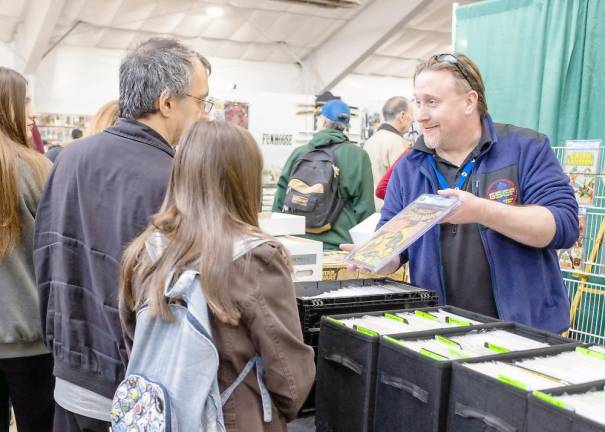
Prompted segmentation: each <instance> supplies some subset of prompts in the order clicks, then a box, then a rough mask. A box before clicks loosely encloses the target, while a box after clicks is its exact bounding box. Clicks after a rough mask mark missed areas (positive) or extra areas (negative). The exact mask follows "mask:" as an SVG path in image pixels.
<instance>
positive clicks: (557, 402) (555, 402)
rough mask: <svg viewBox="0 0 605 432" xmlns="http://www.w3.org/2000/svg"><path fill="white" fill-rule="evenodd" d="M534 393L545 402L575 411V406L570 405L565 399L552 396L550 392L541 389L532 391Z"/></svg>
mask: <svg viewBox="0 0 605 432" xmlns="http://www.w3.org/2000/svg"><path fill="white" fill-rule="evenodd" d="M532 394H533V395H534V396H535V397H537V398H538V399H540V400H543V401H544V402H547V403H549V404H551V405H554V406H556V407H558V408H561V409H564V410H569V411H573V408H571V407H568V406H567V405H566V404H565V403H564V402H563V401H561V400H559V399H557V398H556V397H554V396H551V395H549V394H546V393H543V392H541V391H539V390H534V391H533V392H532Z"/></svg>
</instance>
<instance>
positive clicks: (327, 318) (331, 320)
mask: <svg viewBox="0 0 605 432" xmlns="http://www.w3.org/2000/svg"><path fill="white" fill-rule="evenodd" d="M326 320H328V321H330V322H331V323H334V324H336V325H339V326H344V325H345V323H343V322H342V321H341V320H337V319H336V318H332V317H330V316H327V317H326Z"/></svg>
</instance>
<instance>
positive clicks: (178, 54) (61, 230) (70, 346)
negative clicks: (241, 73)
mask: <svg viewBox="0 0 605 432" xmlns="http://www.w3.org/2000/svg"><path fill="white" fill-rule="evenodd" d="M210 70H211V68H210V64H209V63H208V61H207V60H206V59H205V58H204V57H202V56H201V55H199V54H197V53H195V52H194V51H191V50H190V49H188V48H187V47H185V46H183V45H181V44H180V43H178V42H177V41H175V40H172V39H157V38H155V39H150V40H148V41H146V42H144V43H142V44H141V45H139V46H138V47H137V48H136V49H134V50H133V51H132V52H130V53H129V54H128V55H127V56H126V57H125V59H124V60H123V61H122V64H121V65H120V97H119V100H120V119H119V120H118V122H117V123H116V124H115V125H114V126H113V127H110V128H108V129H106V130H105V131H103V132H102V133H99V134H97V135H92V136H90V137H87V138H83V139H80V140H78V141H77V142H75V143H74V144H72V145H70V146H68V147H67V148H65V149H64V150H63V152H62V154H61V157H60V158H58V159H57V162H56V163H55V165H54V168H53V170H52V172H51V175H50V178H49V181H48V183H47V187H46V190H45V192H44V194H43V196H42V198H41V201H40V205H39V207H38V217H37V220H36V227H35V239H34V264H35V269H36V277H37V284H38V291H39V294H40V313H41V318H42V330H43V336H44V338H45V343H46V345H47V347H48V348H49V349H50V350H51V352H52V353H53V357H54V361H55V365H54V375H55V377H56V387H55V402H56V406H55V420H54V430H55V431H61V432H71V431H84V430H86V431H107V428H108V426H109V421H110V412H111V398H112V397H113V393H114V391H115V389H116V387H117V385H118V383H119V382H120V381H121V380H122V378H123V377H124V373H125V368H126V365H127V359H128V357H127V354H126V349H125V345H124V339H123V337H122V331H121V327H120V320H119V315H118V304H117V299H118V294H117V290H118V285H119V283H118V282H119V269H120V257H121V255H122V251H123V250H124V248H125V246H126V245H127V244H128V243H129V242H130V241H131V240H132V239H134V238H135V237H136V236H138V235H139V234H140V233H141V232H142V231H143V230H144V229H145V227H146V226H147V224H148V222H149V219H150V216H151V215H152V214H154V213H155V212H156V211H157V210H158V209H159V208H160V205H161V203H162V200H163V198H164V193H165V190H166V186H167V184H168V180H169V177H170V171H171V168H172V161H173V155H174V146H175V145H176V144H177V142H178V140H179V138H180V136H181V133H182V132H183V131H184V130H185V129H186V128H187V127H188V126H189V125H190V124H192V123H193V122H194V121H196V120H199V119H205V118H207V114H208V112H209V111H210V109H211V108H212V103H211V102H209V101H207V100H206V98H207V96H208V75H209V73H210Z"/></svg>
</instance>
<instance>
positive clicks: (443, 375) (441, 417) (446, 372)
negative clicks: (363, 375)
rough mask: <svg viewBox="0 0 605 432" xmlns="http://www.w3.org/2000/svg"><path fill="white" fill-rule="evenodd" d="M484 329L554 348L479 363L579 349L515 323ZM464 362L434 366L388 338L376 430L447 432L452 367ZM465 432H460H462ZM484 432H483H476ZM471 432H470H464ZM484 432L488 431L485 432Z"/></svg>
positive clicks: (451, 332)
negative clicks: (538, 342)
mask: <svg viewBox="0 0 605 432" xmlns="http://www.w3.org/2000/svg"><path fill="white" fill-rule="evenodd" d="M481 327H482V328H483V329H486V330H487V329H502V330H507V331H510V332H512V333H516V334H519V335H521V336H525V337H528V338H531V339H534V340H537V341H540V342H545V343H549V344H551V345H559V346H551V347H546V348H540V349H533V350H526V351H517V352H508V353H502V354H494V355H489V356H484V357H478V358H477V359H478V360H479V361H490V360H502V359H507V358H515V357H524V356H534V355H538V354H541V353H543V352H550V351H552V352H556V351H557V350H559V351H563V350H565V349H572V348H571V347H573V346H576V345H578V343H577V342H575V341H572V340H571V339H567V338H563V337H561V336H558V335H555V334H551V333H547V332H543V331H540V330H535V329H532V328H530V327H527V326H523V325H519V324H515V323H505V322H499V323H489V324H485V325H483V326H481ZM472 330H476V327H475V328H474V329H470V328H468V327H467V328H462V329H460V328H454V329H445V330H439V331H434V330H433V331H430V332H428V331H427V332H423V333H417V334H415V335H401V336H395V338H396V339H398V340H402V341H405V340H406V339H408V340H410V339H411V340H416V339H425V338H429V337H431V336H434V335H436V334H440V335H444V336H449V337H451V336H456V335H462V334H465V333H468V332H469V331H472ZM469 360H471V359H460V360H445V361H440V360H434V359H432V358H429V357H427V356H425V355H422V354H420V353H418V352H416V351H413V350H410V349H407V348H405V347H403V346H401V345H398V344H396V343H395V342H393V341H392V340H389V338H387V337H382V338H381V340H380V348H379V352H378V365H377V371H376V374H377V375H376V405H375V412H374V430H375V431H377V432H382V431H384V432H443V431H445V430H446V425H447V413H448V396H449V393H450V377H451V367H452V364H453V365H454V366H455V364H456V363H458V362H461V361H469ZM462 430H463V429H460V431H462ZM477 430H479V429H477ZM464 431H465V432H469V431H470V429H464ZM481 431H482V432H483V431H484V429H481Z"/></svg>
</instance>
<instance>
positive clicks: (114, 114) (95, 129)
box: [90, 100, 120, 135]
mask: <svg viewBox="0 0 605 432" xmlns="http://www.w3.org/2000/svg"><path fill="white" fill-rule="evenodd" d="M119 111H120V104H119V102H118V101H117V100H111V101H109V102H107V103H106V104H105V105H103V106H102V107H101V108H99V111H97V113H96V114H95V116H94V117H93V119H92V121H91V122H90V134H91V135H94V134H98V133H100V132H103V131H104V130H105V129H107V128H108V127H111V126H113V125H114V124H115V123H116V121H118V113H119Z"/></svg>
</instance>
